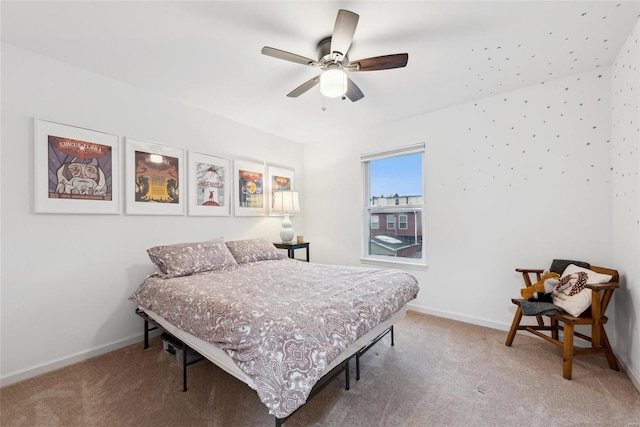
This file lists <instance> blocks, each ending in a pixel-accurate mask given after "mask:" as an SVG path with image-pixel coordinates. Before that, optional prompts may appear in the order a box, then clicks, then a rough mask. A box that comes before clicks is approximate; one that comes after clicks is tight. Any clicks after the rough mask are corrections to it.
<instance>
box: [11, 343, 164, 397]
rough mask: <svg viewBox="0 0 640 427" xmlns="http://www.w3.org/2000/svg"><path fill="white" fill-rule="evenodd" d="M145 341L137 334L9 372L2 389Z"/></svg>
mask: <svg viewBox="0 0 640 427" xmlns="http://www.w3.org/2000/svg"><path fill="white" fill-rule="evenodd" d="M157 334H159V332H158V331H152V332H150V333H149V336H154V335H157ZM143 340H144V335H143V334H135V335H131V336H129V337H126V338H122V339H120V340H116V341H113V342H111V343H108V344H105V345H101V346H98V347H94V348H92V349H89V350H87V351H82V352H78V353H75V354H72V355H70V356H66V357H62V358H60V359H56V360H52V361H50V362H46V363H42V364H40V365H36V366H33V367H30V368H26V369H21V370H19V371H15V372H9V373H8V374H5V375H2V376H0V387H4V386H7V385H10V384H15V383H17V382H20V381H24V380H27V379H29V378H33V377H36V376H38V375H42V374H46V373H47V372H51V371H55V370H56V369H60V368H64V367H65V366H69V365H73V364H74V363H78V362H82V361H83V360H87V359H91V358H92V357H96V356H100V355H102V354H105V353H109V352H110V351H114V350H118V349H120V348H123V347H127V346H129V345H132V344H136V343H142V341H143Z"/></svg>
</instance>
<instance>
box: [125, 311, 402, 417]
mask: <svg viewBox="0 0 640 427" xmlns="http://www.w3.org/2000/svg"><path fill="white" fill-rule="evenodd" d="M136 314H137V315H138V316H140V317H142V319H143V320H144V348H145V349H147V348H149V332H151V331H154V330H157V329H162V330H164V328H163V327H162V326H161V325H160V324H158V323H157V322H156V321H154V320H153V319H152V318H151V317H150V316H149V315H148V314H147V313H145V312H144V310H141V309H139V308H136ZM150 324H151V325H152V326H151V327H149V325H150ZM165 332H166V331H165ZM166 333H167V334H169V333H168V332H166ZM388 333H391V346H393V345H394V342H393V325H391V326H389V327H388V328H387V329H385V330H384V331H382V333H380V335H378V336H377V337H375V338H374V339H372V340H371V341H370V342H369V344H367V345H365V346H364V347H362V348H361V349H360V350H358V351H356V352H355V353H354V354H352V355H351V356H349V357H348V358H346V359H345V360H343V361H342V362H340V363H339V364H338V365H336V366H335V367H334V368H333V369H332V370H330V371H329V372H327V373H326V374H324V375H323V376H322V378H320V379H319V380H318V382H317V383H316V384H315V385H314V386H313V388H312V389H311V392H310V393H309V396H308V397H307V402H309V400H311V398H312V397H313V396H315V395H316V394H318V393H319V392H320V391H321V390H322V389H323V388H325V386H326V385H327V384H329V383H330V382H331V381H333V379H334V378H336V377H337V376H338V375H340V373H342V371H344V373H345V390H349V389H350V388H351V383H350V377H349V363H350V362H351V359H353V358H354V357H355V359H356V381H357V380H359V379H360V358H361V357H362V355H364V354H365V353H366V352H367V351H369V349H371V347H373V346H374V345H375V344H376V343H377V342H378V341H380V340H381V339H382V338H383V337H384V336H385V335H387V334H388ZM169 335H171V334H169ZM174 338H175V337H174ZM176 343H178V345H179V347H180V349H181V350H182V391H183V392H185V391H187V366H188V365H190V364H191V363H188V362H187V352H188V351H189V346H188V345H187V344H185V343H184V342H183V341H182V340H179V339H176ZM200 360H202V359H200ZM197 361H199V360H196V361H194V362H192V363H195V362H197ZM298 409H300V408H298ZM298 409H296V410H295V411H293V412H292V413H291V414H289V415H287V416H286V417H284V418H278V417H276V427H281V426H282V424H283V423H284V422H285V421H286V420H288V419H289V417H291V416H292V415H293V414H295V413H296V412H297V411H298Z"/></svg>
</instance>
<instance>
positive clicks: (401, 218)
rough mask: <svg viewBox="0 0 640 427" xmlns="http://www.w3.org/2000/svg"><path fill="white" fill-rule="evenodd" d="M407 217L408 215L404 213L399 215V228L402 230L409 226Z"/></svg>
mask: <svg viewBox="0 0 640 427" xmlns="http://www.w3.org/2000/svg"><path fill="white" fill-rule="evenodd" d="M407 218H408V216H407V215H403V214H400V215H398V228H399V229H400V230H406V229H407V228H408V226H407Z"/></svg>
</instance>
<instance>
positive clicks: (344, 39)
mask: <svg viewBox="0 0 640 427" xmlns="http://www.w3.org/2000/svg"><path fill="white" fill-rule="evenodd" d="M358 19H359V16H358V14H356V13H353V12H350V11H348V10H344V9H340V10H338V16H337V17H336V23H335V25H334V27H333V33H332V34H331V36H329V37H326V38H324V39H322V40H321V41H320V43H318V58H319V59H318V60H317V61H316V60H314V59H311V58H306V57H304V56H301V55H296V54H295V53H290V52H286V51H284V50H280V49H275V48H272V47H268V46H265V47H263V48H262V54H263V55H267V56H271V57H274V58H277V59H284V60H285V61H290V62H295V63H298V64H302V65H308V66H310V67H315V68H319V69H321V70H322V73H320V74H319V75H317V76H315V77H313V78H312V79H310V80H307V81H306V82H304V83H302V84H301V85H300V86H298V87H297V88H295V89H294V90H292V91H291V92H289V93H288V94H287V96H288V97H291V98H296V97H298V96H300V95H302V94H303V93H305V92H307V91H308V90H309V89H311V88H312V87H314V86H315V85H317V84H318V83H320V92H321V93H322V94H323V95H324V96H328V97H339V96H341V97H342V99H345V97H347V98H349V99H350V100H351V101H352V102H356V101H358V100H359V99H362V98H363V97H364V94H363V93H362V91H361V90H360V88H359V87H358V86H357V85H356V84H355V83H354V82H353V80H351V79H350V78H349V77H347V74H346V72H351V73H352V72H360V71H377V70H389V69H392V68H401V67H404V66H406V65H407V61H408V60H409V54H408V53H396V54H393V55H383V56H375V57H372V58H365V59H359V60H357V61H350V60H349V59H348V57H347V52H348V50H349V47H350V46H351V42H352V41H353V35H354V34H355V32H356V26H357V25H358Z"/></svg>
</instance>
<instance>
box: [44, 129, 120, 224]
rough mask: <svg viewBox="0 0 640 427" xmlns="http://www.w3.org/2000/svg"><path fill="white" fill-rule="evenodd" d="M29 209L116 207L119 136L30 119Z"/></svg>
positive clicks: (105, 210) (97, 210) (98, 210)
mask: <svg viewBox="0 0 640 427" xmlns="http://www.w3.org/2000/svg"><path fill="white" fill-rule="evenodd" d="M34 136H35V138H34V139H35V147H34V154H35V167H34V169H35V192H34V193H35V212H36V213H73V214H119V213H120V181H119V180H118V177H119V176H120V137H118V136H117V135H111V134H108V133H103V132H98V131H95V130H90V129H83V128H79V127H75V126H69V125H65V124H62V123H55V122H49V121H45V120H39V119H35V122H34Z"/></svg>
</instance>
